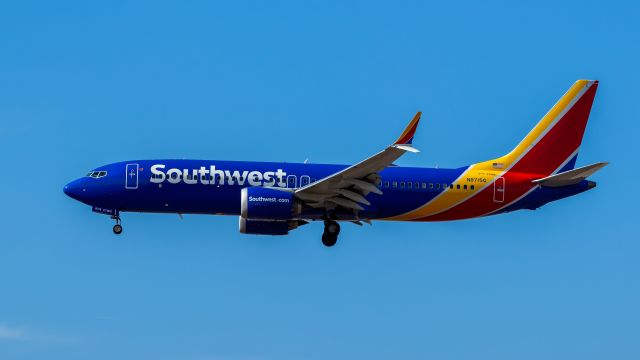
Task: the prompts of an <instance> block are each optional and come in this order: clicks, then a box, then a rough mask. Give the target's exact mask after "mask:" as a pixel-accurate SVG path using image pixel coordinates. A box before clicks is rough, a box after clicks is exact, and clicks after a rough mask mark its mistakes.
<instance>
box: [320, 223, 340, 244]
mask: <svg viewBox="0 0 640 360" xmlns="http://www.w3.org/2000/svg"><path fill="white" fill-rule="evenodd" d="M338 234H340V225H339V224H338V223H337V222H335V221H333V220H325V222H324V233H323V234H322V244H323V245H324V246H326V247H332V246H333V245H335V244H336V242H337V241H338Z"/></svg>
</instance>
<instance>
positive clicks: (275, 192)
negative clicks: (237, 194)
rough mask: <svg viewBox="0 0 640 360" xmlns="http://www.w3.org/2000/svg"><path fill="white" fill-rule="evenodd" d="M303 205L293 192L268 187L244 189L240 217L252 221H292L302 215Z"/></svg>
mask: <svg viewBox="0 0 640 360" xmlns="http://www.w3.org/2000/svg"><path fill="white" fill-rule="evenodd" d="M301 208H302V204H301V203H300V201H298V200H297V199H296V198H295V196H294V194H293V192H291V191H288V190H279V189H276V188H267V187H250V188H244V189H242V192H241V200H240V217H242V218H245V219H251V220H290V219H293V218H295V217H297V216H298V215H300V210H301Z"/></svg>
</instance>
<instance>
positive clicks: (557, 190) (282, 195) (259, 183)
mask: <svg viewBox="0 0 640 360" xmlns="http://www.w3.org/2000/svg"><path fill="white" fill-rule="evenodd" d="M597 87H598V82H597V81H589V80H579V81H577V82H576V83H575V84H573V86H571V88H570V89H569V90H568V91H567V93H565V94H564V96H562V98H560V100H559V101H558V102H557V103H556V104H555V105H554V106H553V107H552V108H551V110H549V112H548V113H547V114H546V115H545V116H544V117H543V118H542V119H541V120H540V122H538V124H537V125H536V126H535V127H534V128H533V130H531V132H529V134H527V136H526V137H525V138H524V139H523V140H522V141H521V142H520V143H519V144H518V145H517V146H516V147H515V148H514V149H513V150H512V151H511V152H510V153H508V154H506V155H504V156H501V157H499V158H496V159H492V160H488V161H483V162H479V163H476V164H473V165H469V166H462V167H459V168H455V169H440V168H435V169H433V168H416V167H403V166H397V165H395V164H394V161H395V160H396V159H398V158H399V157H400V156H402V155H403V154H404V153H406V152H413V153H415V152H418V150H416V149H415V148H414V147H413V145H412V143H413V136H414V134H415V132H416V129H417V127H418V123H419V121H420V115H421V113H417V114H416V116H415V117H414V118H413V120H411V122H410V123H409V125H408V126H407V127H406V129H405V130H404V131H403V132H402V134H401V135H400V137H398V139H397V140H396V141H395V142H394V143H393V144H391V145H389V146H387V147H386V148H385V149H384V150H382V151H380V152H379V153H377V154H375V155H373V156H371V157H369V158H368V159H366V160H363V161H361V162H359V163H357V164H355V165H328V164H308V163H299V164H296V163H285V162H254V161H218V160H175V159H162V160H132V161H124V162H118V163H115V164H109V165H105V166H101V167H98V168H96V169H94V170H92V171H90V172H89V173H87V175H86V176H84V177H81V178H79V179H77V180H74V181H72V182H70V183H69V184H67V185H66V186H65V187H64V192H65V194H67V195H69V196H70V197H72V198H74V199H76V200H78V201H81V202H83V203H85V204H87V205H90V206H92V207H93V211H94V212H97V213H101V214H106V215H110V216H111V218H112V219H113V220H115V222H116V224H115V226H114V227H113V232H114V233H116V234H120V233H121V232H122V226H121V224H120V214H121V213H123V212H148V213H177V214H179V215H180V216H182V214H211V215H234V216H238V217H239V227H240V232H241V233H244V234H261V235H286V234H288V233H289V231H291V230H293V229H296V228H298V227H300V226H302V225H305V224H308V223H309V222H311V221H322V222H324V233H323V234H322V243H323V244H324V245H326V246H333V245H335V243H336V241H337V239H338V234H339V233H340V225H339V222H352V223H354V224H357V225H362V224H363V223H369V224H370V223H371V221H372V220H394V221H444V220H460V219H469V218H475V217H480V216H487V215H496V214H501V213H505V212H509V211H515V210H522V209H528V210H535V209H537V208H539V207H541V206H542V205H544V204H546V203H548V202H551V201H555V200H559V199H562V198H565V197H568V196H573V195H576V194H578V193H581V192H583V191H587V190H589V189H592V188H593V187H595V185H596V183H595V182H593V181H589V180H587V177H588V176H590V175H592V174H593V173H595V172H596V171H598V170H599V169H600V168H602V167H603V166H605V165H606V164H607V163H596V164H592V165H587V166H583V167H579V168H575V164H576V159H577V157H578V150H579V149H580V143H581V142H582V136H583V134H584V131H585V127H586V125H587V119H588V118H589V112H590V111H591V105H592V103H593V99H594V97H595V95H596V89H597Z"/></svg>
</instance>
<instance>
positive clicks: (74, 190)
mask: <svg viewBox="0 0 640 360" xmlns="http://www.w3.org/2000/svg"><path fill="white" fill-rule="evenodd" d="M62 191H64V193H65V194H67V196H69V197H70V198H72V199H76V200H79V201H82V195H83V193H84V192H85V191H86V188H85V186H84V180H81V179H78V180H74V181H72V182H70V183H68V184H67V185H65V186H64V188H63V189H62Z"/></svg>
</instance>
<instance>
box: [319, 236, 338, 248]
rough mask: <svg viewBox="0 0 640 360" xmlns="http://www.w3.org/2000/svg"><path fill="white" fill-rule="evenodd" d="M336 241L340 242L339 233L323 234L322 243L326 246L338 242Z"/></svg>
mask: <svg viewBox="0 0 640 360" xmlns="http://www.w3.org/2000/svg"><path fill="white" fill-rule="evenodd" d="M336 242H338V236H337V235H331V234H327V233H324V234H322V245H324V246H326V247H332V246H333V245H335V244H336Z"/></svg>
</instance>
